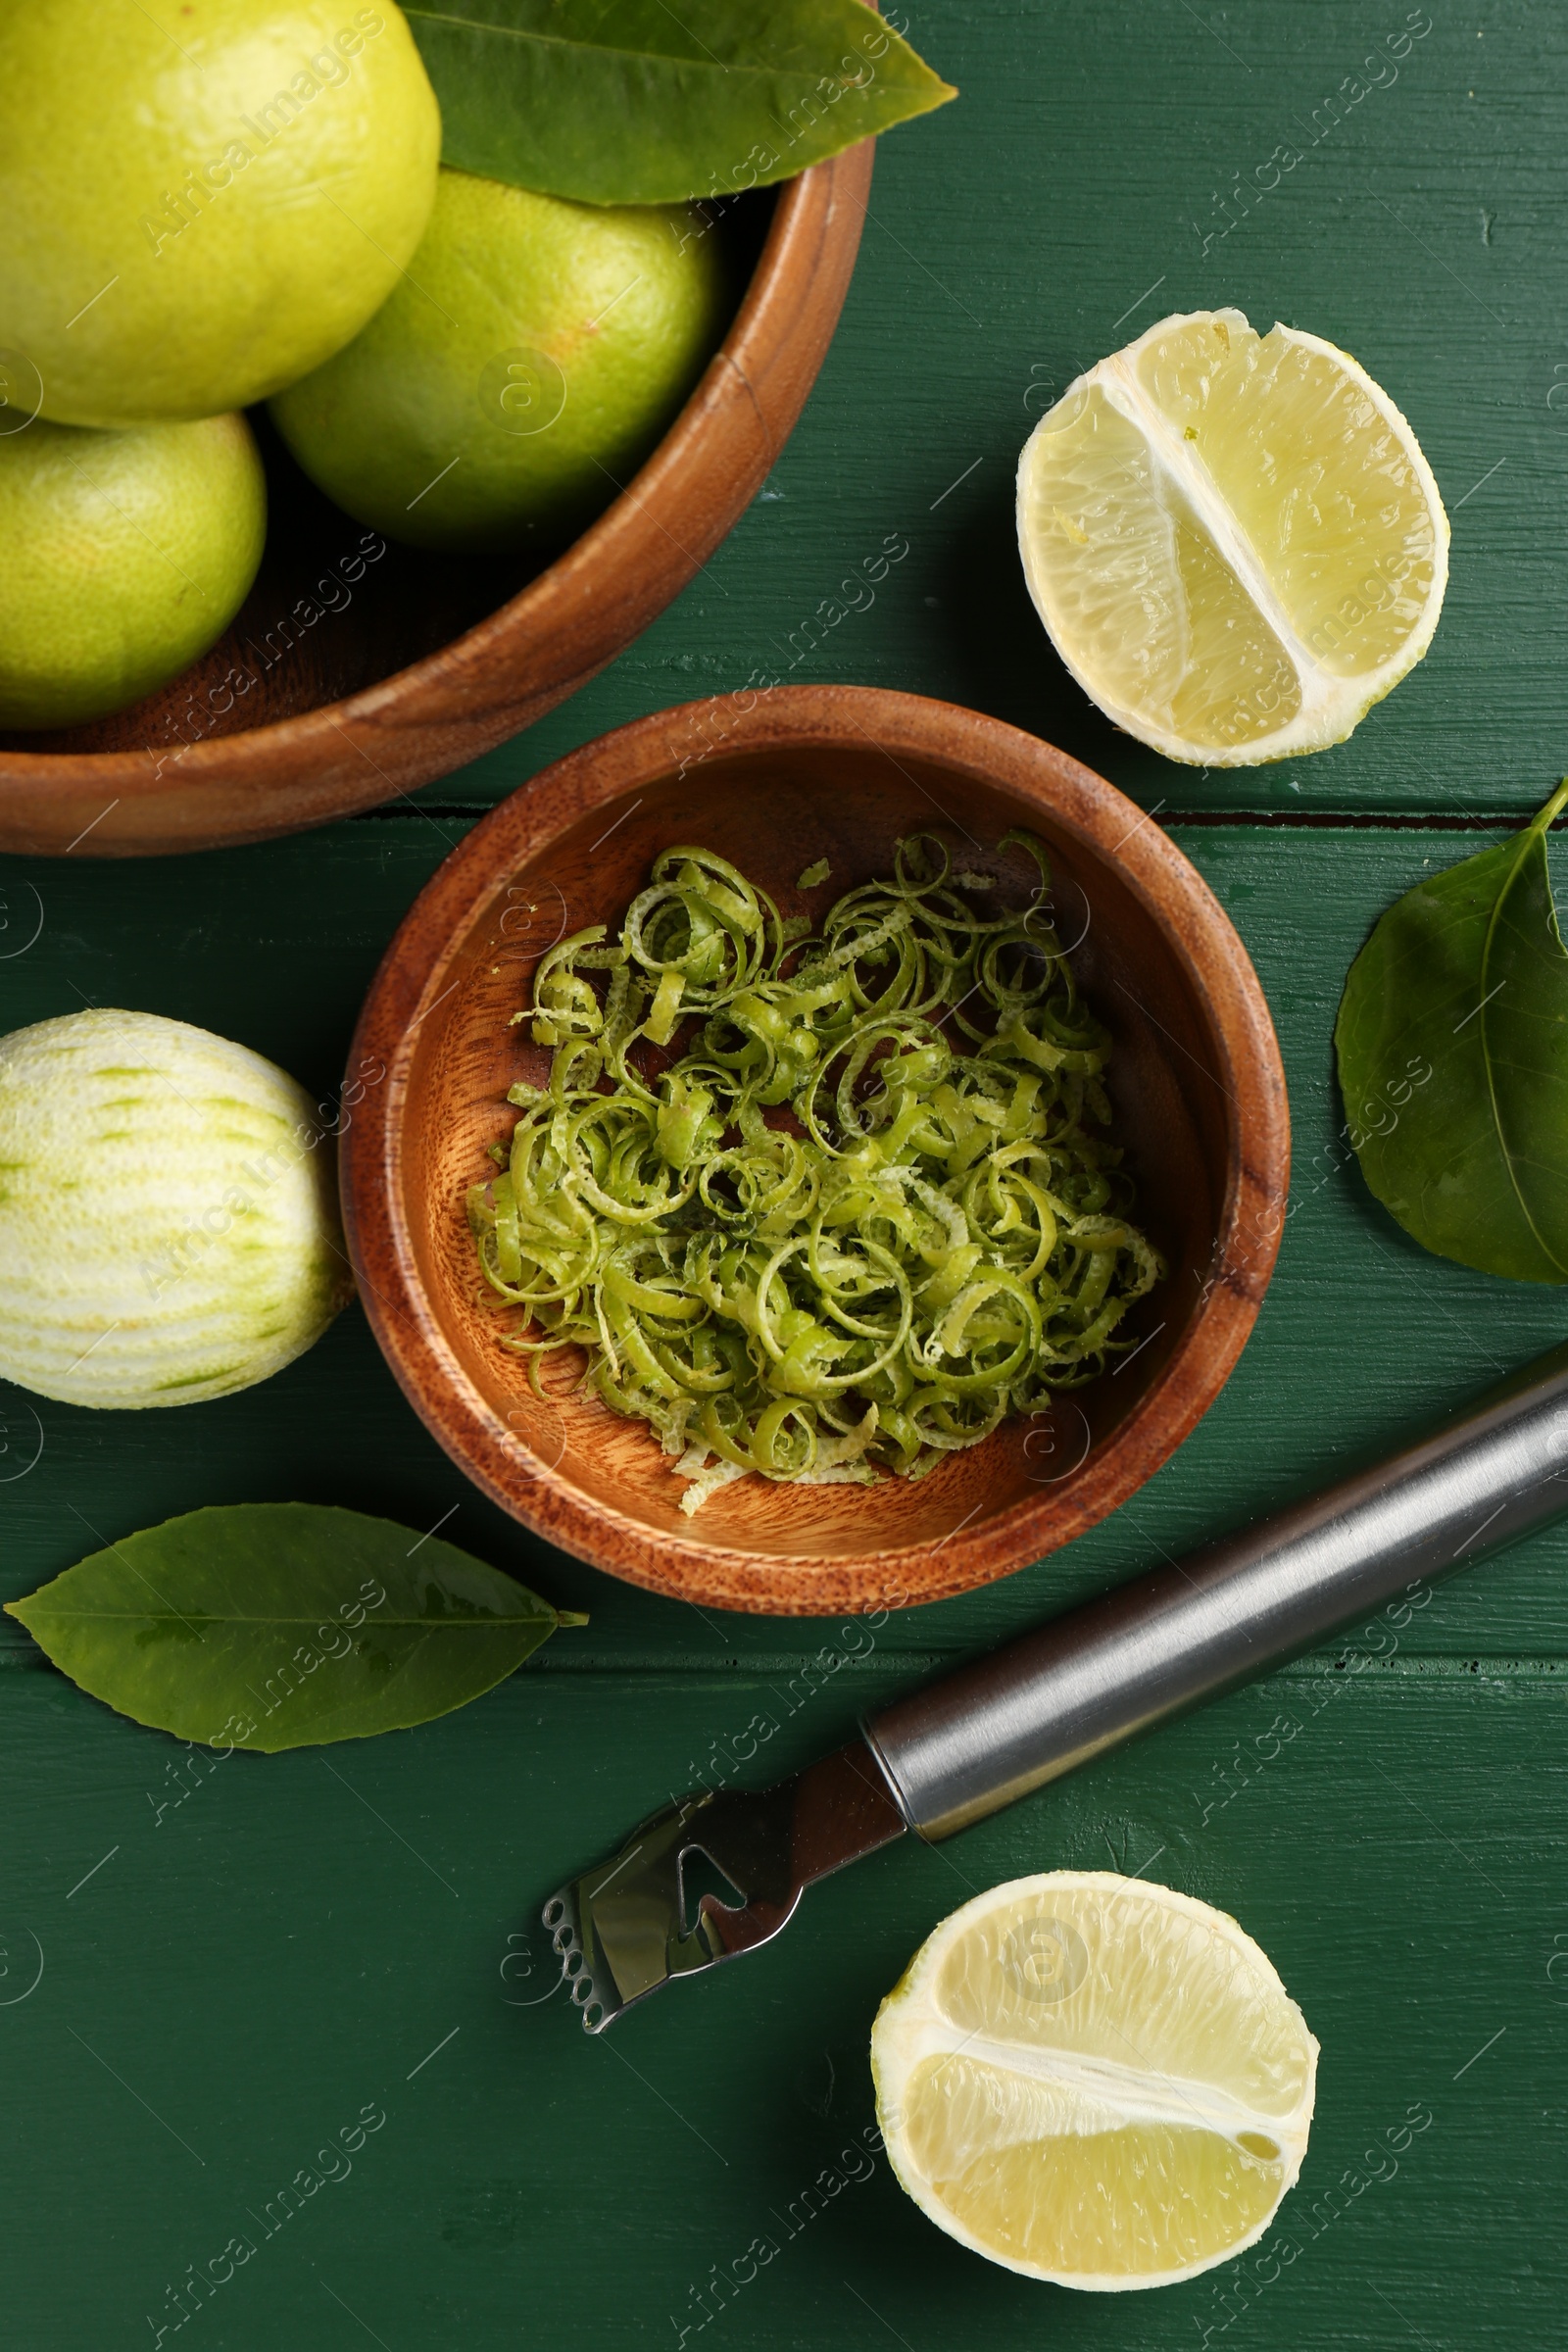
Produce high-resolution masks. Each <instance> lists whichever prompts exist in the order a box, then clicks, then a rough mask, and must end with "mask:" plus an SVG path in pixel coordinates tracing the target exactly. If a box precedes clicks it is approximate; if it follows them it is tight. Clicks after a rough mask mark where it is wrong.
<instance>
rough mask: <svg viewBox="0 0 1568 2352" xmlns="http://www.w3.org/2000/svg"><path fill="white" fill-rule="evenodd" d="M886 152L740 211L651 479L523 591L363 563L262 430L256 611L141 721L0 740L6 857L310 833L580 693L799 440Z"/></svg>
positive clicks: (503, 572)
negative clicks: (708, 356)
mask: <svg viewBox="0 0 1568 2352" xmlns="http://www.w3.org/2000/svg"><path fill="white" fill-rule="evenodd" d="M874 145H875V142H874V141H872V140H869V139H868V140H866V141H865V142H864V143H863V144H862V145H861V146H859V147H855V148H852V149H850V150H849V151H848V152H847V153H846V154H843V155H840V156H837V157H835V158H834V159H833V160H832V161H831V162H829V163H825V164H818V165H816V166H815V167H814V168H813V169H812V170H811V171H809V172H804V173H803V174H802V175H801V177H800V178H798V179H794V180H791V181H789V182H788V183H787V184H786V185H785V186H784V187H783V188H782V189H781V190H780V191H779V193H778V196H777V199H776V202H775V200H774V199H773V197H772V195H771V194H768V195H766V196H758V197H746V198H743V199H741V202H740V206H739V207H738V208H737V211H736V214H735V217H734V219H733V220H732V221H729V222H728V223H727V224H726V231H725V232H724V233H728V234H729V235H730V236H731V237H732V238H733V239H735V240H737V242H738V249H739V250H738V255H737V258H738V260H741V266H743V267H744V266H746V260H747V259H749V258H750V257H745V258H744V259H743V258H742V257H743V256H744V248H745V245H746V241H747V238H748V236H749V235H750V236H751V238H752V245H751V253H752V255H754V256H755V267H752V269H751V275H750V280H749V284H748V286H747V291H746V294H745V298H744V300H743V301H742V303H741V305H740V308H739V310H738V312H737V314H736V317H735V319H734V321H733V323H732V325H731V327H730V329H729V332H728V334H727V335H726V336H725V338H724V341H723V344H722V345H721V347H720V349H719V351H718V352H717V353H716V354H715V356H714V358H713V359H712V361H711V363H710V365H709V367H708V369H707V371H706V373H705V374H704V376H703V378H702V381H701V382H700V383H699V385H698V387H697V389H696V391H695V392H694V393H693V394H692V396H691V399H690V400H689V401H688V402H687V404H686V406H685V408H684V409H683V410H682V411H681V413H680V415H679V417H677V418H676V420H675V422H674V423H673V424H672V425H671V426H670V428H669V430H668V432H667V433H666V434H665V436H664V438H663V440H662V442H661V443H660V445H659V447H658V449H657V450H656V451H655V452H654V455H653V456H652V457H651V458H650V459H649V461H648V463H647V464H646V465H645V466H643V468H642V470H641V471H640V472H639V473H637V474H635V475H634V476H633V477H632V479H631V481H630V482H629V483H628V484H627V485H626V487H625V488H624V490H623V491H622V493H621V495H620V496H619V497H618V498H616V500H615V502H614V504H613V506H612V507H610V508H609V509H608V511H607V512H606V513H605V514H604V515H601V516H600V518H599V520H598V521H597V522H595V523H594V524H593V525H592V526H591V527H590V528H589V529H588V530H587V531H586V532H584V534H583V536H582V537H581V538H580V539H578V540H577V541H576V542H575V544H574V545H573V546H572V547H571V548H570V549H568V550H567V552H566V553H565V554H564V556H563V557H562V558H561V559H560V560H559V561H558V562H557V563H555V564H551V565H550V566H549V568H548V569H547V570H545V571H543V572H540V573H539V574H538V576H537V577H535V578H533V579H531V580H529V581H528V584H527V585H526V586H520V583H519V574H518V567H517V565H516V564H508V563H505V562H502V561H498V560H479V559H473V558H463V559H459V558H439V557H433V556H430V555H427V554H422V553H419V552H417V551H416V550H415V549H413V548H399V547H393V548H387V549H386V552H385V553H384V554H383V555H381V556H380V557H378V558H377V559H376V560H375V561H374V562H373V564H367V562H366V561H365V557H364V554H363V552H362V548H361V543H362V539H368V540H369V541H371V542H373V541H374V540H375V538H376V534H375V533H373V532H370V533H368V534H366V533H363V532H362V529H361V526H360V524H358V523H356V522H352V521H350V519H349V517H348V516H347V515H344V514H342V513H340V512H339V510H338V509H337V508H335V507H333V506H332V505H330V503H329V502H328V501H327V500H326V499H324V498H322V497H321V496H320V495H319V493H318V492H317V491H315V490H314V489H313V488H312V486H311V485H310V484H309V483H308V482H307V481H306V480H305V477H304V476H303V475H302V474H301V473H300V472H299V470H298V468H297V467H295V466H293V463H292V461H291V460H290V459H289V458H288V457H287V455H286V453H285V452H284V451H283V450H282V447H281V444H279V443H277V442H276V441H275V437H273V436H270V434H267V433H266V432H265V431H264V450H265V454H266V456H267V459H268V468H269V473H270V477H271V488H272V499H271V508H272V512H271V520H270V530H269V539H268V552H267V556H266V558H265V560H264V562H263V565H262V570H261V574H260V576H259V578H258V580H257V583H256V586H255V587H254V588H253V590H252V591H251V594H250V596H249V598H248V599H247V600H246V604H245V609H244V611H243V612H242V613H240V615H239V617H238V619H237V620H236V621H235V622H234V624H233V626H232V628H230V629H229V630H227V631H226V632H225V633H224V635H223V636H222V638H221V639H220V641H219V643H218V644H217V645H216V646H215V647H214V648H213V650H212V652H211V653H210V654H208V655H207V656H206V657H205V658H204V660H203V661H201V662H197V663H195V664H194V665H193V666H192V667H191V668H190V669H188V670H186V671H185V672H184V673H183V675H182V676H180V677H179V678H177V679H175V680H174V681H173V683H172V685H170V686H168V687H166V688H164V689H163V691H162V692H161V693H159V694H157V695H153V696H151V697H149V698H148V700H147V701H145V702H143V703H138V704H137V705H136V706H135V708H134V709H133V710H130V711H120V712H117V713H116V714H115V716H113V717H112V718H107V719H101V720H99V721H97V722H96V723H95V724H94V725H92V726H90V727H79V728H74V729H71V730H58V731H55V732H52V733H49V734H44V735H38V734H14V735H9V736H0V851H4V850H12V851H19V852H25V853H29V854H32V855H41V856H46V857H47V856H51V855H65V854H67V853H73V854H74V855H75V856H77V857H81V858H87V857H92V858H137V857H150V856H154V855H157V854H161V853H164V852H167V851H172V850H205V849H211V848H214V847H217V846H220V845H222V844H226V843H230V842H241V841H263V840H266V839H269V838H270V836H271V835H273V834H278V833H293V832H298V831H299V830H300V828H301V827H302V826H305V825H319V824H323V823H325V822H326V821H327V819H328V818H331V817H336V816H344V815H347V814H348V813H349V812H350V811H351V810H353V809H368V808H370V807H372V806H373V805H374V804H375V803H376V802H377V801H384V800H389V799H390V798H392V796H393V795H394V794H396V793H398V792H405V791H409V790H411V789H413V788H414V787H415V786H417V785H419V784H428V783H429V782H431V780H432V779H433V778H435V777H437V776H442V775H446V774H449V773H450V772H451V770H452V769H453V768H455V767H460V766H462V765H463V764H464V763H465V762H466V761H467V760H475V759H477V758H478V756H479V754H480V753H481V752H487V751H489V750H491V749H492V748H493V747H494V746H495V745H496V744H498V743H502V742H504V741H505V740H506V738H507V737H508V736H509V735H515V734H516V733H517V731H518V730H519V729H520V728H522V727H526V726H529V725H531V724H532V722H533V721H534V720H535V719H536V718H539V717H541V716H542V715H543V714H544V712H545V711H549V710H552V709H553V708H554V707H555V705H556V704H557V703H560V702H564V700H565V698H566V696H567V695H568V694H573V693H575V692H576V690H577V688H578V687H579V686H582V685H585V684H586V683H587V681H588V679H589V678H591V677H592V676H593V674H594V672H595V671H596V670H599V669H603V667H604V666H605V664H606V662H612V661H613V659H614V657H615V656H616V655H617V654H618V653H620V652H621V651H622V649H623V648H624V647H625V646H627V645H629V644H630V642H631V640H632V639H633V638H634V637H635V636H636V635H637V634H638V632H639V631H640V630H642V629H645V628H646V627H647V626H648V624H649V622H650V621H651V620H653V619H654V618H655V617H656V616H657V615H658V614H659V613H662V611H663V609H664V607H665V606H666V605H667V604H669V603H670V602H671V600H672V599H673V598H674V597H675V596H677V595H678V594H679V593H680V591H681V589H682V588H684V587H685V585H686V583H687V581H688V580H690V579H691V578H692V577H693V575H694V574H695V573H696V572H697V571H698V570H699V569H700V567H701V566H702V564H704V563H706V561H707V560H708V558H709V557H710V556H711V554H712V552H713V550H714V549H715V548H716V547H717V545H718V543H719V541H720V540H721V539H722V538H723V537H724V535H725V533H726V532H727V531H728V530H729V529H730V527H731V525H732V524H733V523H734V522H735V521H736V519H737V518H738V516H739V515H741V514H742V512H743V511H744V509H745V508H746V506H747V505H748V504H749V503H750V501H751V500H752V499H753V498H755V497H756V495H757V492H758V491H759V489H760V487H761V484H762V482H763V480H764V479H765V478H766V475H767V473H768V470H769V468H770V467H771V466H772V465H773V463H774V460H775V459H776V458H777V456H778V454H779V451H780V449H781V448H782V447H783V444H784V442H785V441H786V439H787V438H788V436H789V433H790V431H791V429H792V427H793V426H794V423H795V420H796V418H797V417H799V415H800V413H801V410H802V408H803V406H804V405H805V401H806V396H807V394H808V393H809V390H810V388H811V385H812V383H813V382H814V381H815V378H816V372H817V369H818V368H820V366H821V364H822V360H823V357H824V355H825V353H826V351H827V347H828V344H829V342H830V341H831V339H832V335H833V329H834V327H835V325H836V324H837V322H838V316H839V312H840V310H841V309H842V307H843V303H844V296H845V293H846V291H847V290H848V287H849V282H850V275H851V272H852V270H854V267H855V257H856V252H857V250H858V245H859V240H860V227H861V222H862V221H863V218H864V210H865V202H866V197H867V195H868V193H869V190H870V184H871V158H872V152H873V148H874ZM764 224H765V234H764V235H762V238H761V244H760V253H758V252H757V242H756V240H757V232H760V231H761V230H762V229H763V228H764ZM382 544H383V546H384V544H385V543H384V542H383V543H382ZM519 587H520V592H519ZM312 614H314V615H315V617H314V618H312V617H311V615H312ZM241 680H244V681H247V682H246V683H244V684H243V685H242V684H240V683H239V681H241Z"/></svg>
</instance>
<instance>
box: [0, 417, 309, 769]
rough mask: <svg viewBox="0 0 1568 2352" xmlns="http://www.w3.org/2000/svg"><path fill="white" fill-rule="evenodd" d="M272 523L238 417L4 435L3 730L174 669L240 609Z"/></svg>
mask: <svg viewBox="0 0 1568 2352" xmlns="http://www.w3.org/2000/svg"><path fill="white" fill-rule="evenodd" d="M266 530H267V483H266V479H265V477H264V475H263V472H262V461H261V458H260V456H259V454H258V452H257V448H256V443H255V441H254V439H253V438H252V435H251V429H250V426H249V425H248V424H247V423H246V421H245V419H244V417H203V418H202V419H201V420H200V421H199V422H197V423H194V424H153V425H144V426H142V427H141V428H140V429H139V430H137V431H134V432H123V433H112V432H89V431H83V430H81V429H80V428H78V427H77V426H75V425H70V424H49V423H47V422H45V420H44V419H43V418H42V417H35V418H34V419H33V421H32V422H31V423H30V424H28V425H27V426H26V427H25V429H24V430H22V431H20V432H12V433H5V432H0V546H3V547H4V549H5V562H4V563H3V564H0V726H7V727H64V726H73V725H77V724H79V723H81V722H82V721H83V720H86V719H91V718H98V717H101V716H102V715H103V714H104V713H105V712H106V711H118V710H120V709H122V708H123V705H125V704H126V703H133V702H136V701H137V700H138V699H139V698H140V697H141V696H142V695H144V694H150V693H151V692H152V690H153V688H154V687H156V686H161V685H163V684H164V682H165V681H166V679H169V678H172V677H174V676H176V675H177V674H178V672H179V671H180V670H182V669H183V668H184V667H185V666H186V664H187V662H194V661H195V660H196V658H197V656H198V655H199V654H203V653H205V652H206V650H207V648H208V647H209V646H210V645H211V644H212V643H213V641H214V639H215V638H217V637H219V636H221V634H222V632H223V630H224V629H225V628H226V627H227V626H228V624H229V622H230V620H232V618H233V617H234V614H235V613H237V612H238V610H239V608H240V606H241V605H242V604H243V602H244V600H245V594H246V591H247V589H248V588H249V587H250V584H251V582H252V580H253V579H254V578H255V576H256V567H257V565H258V564H260V562H261V560H262V543H263V540H264V538H265V536H266Z"/></svg>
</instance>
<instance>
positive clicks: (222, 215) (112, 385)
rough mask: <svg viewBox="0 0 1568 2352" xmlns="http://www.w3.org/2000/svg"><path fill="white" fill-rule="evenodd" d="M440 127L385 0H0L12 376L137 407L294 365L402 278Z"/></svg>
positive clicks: (288, 370) (83, 419)
mask: <svg viewBox="0 0 1568 2352" xmlns="http://www.w3.org/2000/svg"><path fill="white" fill-rule="evenodd" d="M440 135H441V131H440V117H439V111H438V109H437V106H436V101H435V93H434V92H433V91H432V89H431V87H430V84H429V81H428V78H427V77H426V74H425V71H424V67H423V65H422V64H421V63H420V60H419V55H418V52H417V49H416V48H415V45H414V40H413V37H412V35H411V34H410V31H409V28H408V25H407V23H406V22H405V20H404V18H403V16H402V14H401V12H400V11H399V10H398V9H397V8H396V7H394V6H393V5H391V0H377V5H376V6H374V7H371V8H356V7H354V6H353V5H352V0H155V5H153V6H151V7H142V6H141V5H140V4H139V0H94V5H93V6H92V7H90V8H89V7H85V6H83V5H82V0H6V5H5V7H4V8H3V9H0V221H3V222H4V232H3V237H0V358H4V359H5V360H6V361H7V363H8V368H7V372H8V374H9V376H10V377H11V379H12V381H13V383H14V384H15V385H16V386H17V387H19V391H14V392H13V393H12V394H11V395H9V397H11V398H12V399H13V400H15V399H16V398H17V397H19V392H20V396H21V397H23V398H25V400H26V402H27V405H28V406H39V405H41V410H42V414H43V415H44V416H45V417H57V418H59V419H60V420H61V421H62V422H64V423H69V424H140V423H146V422H150V421H153V420H155V419H158V418H163V417H210V416H216V415H217V414H218V413H219V412H220V411H221V410H224V409H239V408H244V407H246V406H247V405H248V404H249V403H251V402H252V401H257V400H263V399H265V398H266V397H267V395H268V394H269V393H270V392H275V391H276V390H277V389H278V388H279V386H280V385H283V384H287V383H292V381H293V380H294V378H295V377H296V376H297V375H303V374H305V372H306V371H307V369H309V368H315V367H317V366H319V363H320V362H321V361H322V360H323V359H325V357H326V355H327V354H328V352H332V351H336V350H337V349H338V348H339V346H340V345H341V344H344V343H346V342H348V340H349V338H350V337H351V336H352V335H354V334H357V333H358V331H359V329H360V328H361V327H362V326H363V325H364V323H365V321H366V319H368V318H369V316H370V314H371V312H372V311H374V310H375V309H376V307H377V305H378V304H379V303H381V302H382V301H383V300H384V298H385V296H386V295H387V293H388V292H389V290H390V289H391V287H392V286H393V285H394V284H395V283H396V282H397V278H398V273H399V271H400V270H401V269H402V268H403V265H404V264H405V263H406V262H407V261H408V259H409V256H410V255H411V254H412V253H413V251H414V248H415V247H416V245H417V243H418V241H419V237H420V235H421V233H422V232H423V228H424V224H425V221H426V220H427V219H428V217H429V212H430V205H431V202H432V200H433V198H434V194H435V172H436V161H437V155H438V151H439V147H440Z"/></svg>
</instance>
